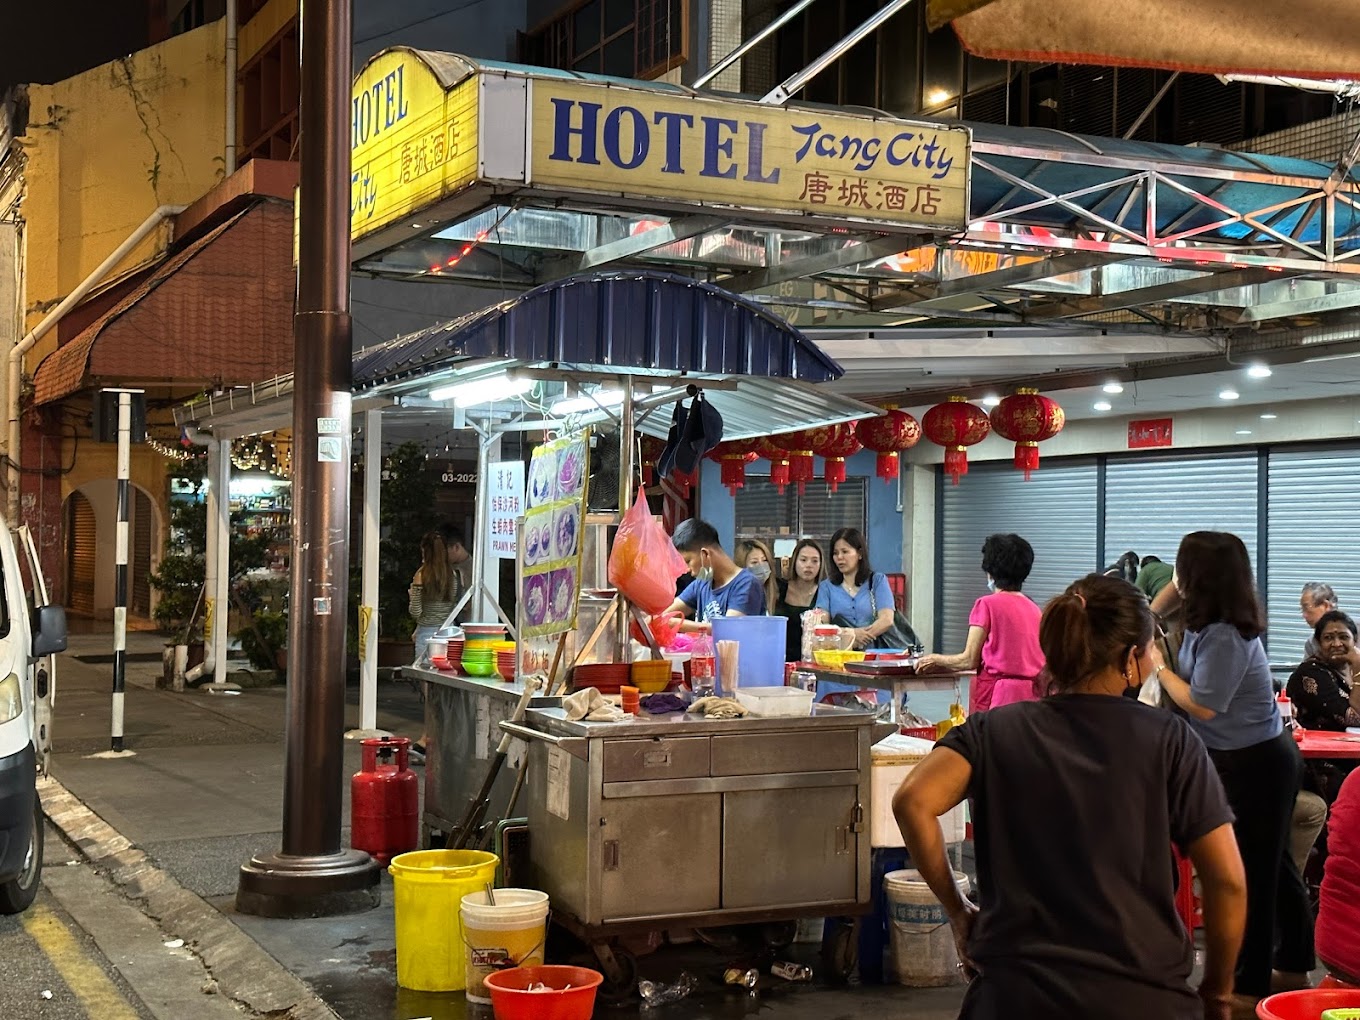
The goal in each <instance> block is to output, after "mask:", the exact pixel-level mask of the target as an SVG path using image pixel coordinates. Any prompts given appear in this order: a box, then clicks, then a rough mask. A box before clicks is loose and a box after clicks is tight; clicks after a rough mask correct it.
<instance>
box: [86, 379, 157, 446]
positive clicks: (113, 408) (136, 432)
mask: <svg viewBox="0 0 1360 1020" xmlns="http://www.w3.org/2000/svg"><path fill="white" fill-rule="evenodd" d="M131 432H132V442H134V443H144V442H146V394H145V393H134V394H132V429H131ZM94 441H95V442H96V443H116V442H118V393H117V391H115V390H100V391H99V394H98V396H96V397H95V401H94Z"/></svg>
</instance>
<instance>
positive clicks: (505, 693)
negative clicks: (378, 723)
mask: <svg viewBox="0 0 1360 1020" xmlns="http://www.w3.org/2000/svg"><path fill="white" fill-rule="evenodd" d="M401 675H402V676H404V677H411V678H413V679H416V680H427V681H429V682H430V683H432V684H443V685H444V686H445V687H453V688H455V689H457V690H460V691H470V692H472V693H473V694H489V695H493V696H498V697H503V698H505V699H506V700H507V701H515V700H517V699H518V698H519V696H520V695H521V694H523V693H524V684H522V683H521V682H520V681H518V680H502V679H501V678H500V677H498V676H462V675H460V674H458V673H441V672H440V671H439V670H437V669H430V668H428V667H425V666H402V667H401Z"/></svg>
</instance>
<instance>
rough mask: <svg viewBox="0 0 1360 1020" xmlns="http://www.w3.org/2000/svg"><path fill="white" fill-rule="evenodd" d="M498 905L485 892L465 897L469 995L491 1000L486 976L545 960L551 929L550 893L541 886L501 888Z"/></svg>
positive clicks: (464, 925)
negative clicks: (549, 917)
mask: <svg viewBox="0 0 1360 1020" xmlns="http://www.w3.org/2000/svg"><path fill="white" fill-rule="evenodd" d="M495 895H496V903H495V906H492V905H491V904H489V903H487V902H486V893H485V892H475V893H468V894H467V895H466V896H464V897H463V903H462V918H463V941H464V943H466V945H467V986H466V987H467V997H468V1000H469V1001H471V1002H482V1003H489V1002H490V1001H491V996H490V995H488V994H487V991H486V987H485V986H484V985H483V984H482V979H483V978H485V977H486V976H487V975H488V974H491V973H494V972H495V971H498V970H504V969H505V968H506V967H537V966H541V965H542V963H543V943H544V940H545V939H546V937H547V933H548V894H547V893H545V892H539V891H538V890H537V889H497V890H496V893H495Z"/></svg>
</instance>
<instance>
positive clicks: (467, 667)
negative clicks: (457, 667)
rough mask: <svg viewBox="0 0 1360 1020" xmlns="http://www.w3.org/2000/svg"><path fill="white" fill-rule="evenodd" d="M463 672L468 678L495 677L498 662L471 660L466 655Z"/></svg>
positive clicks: (492, 660)
mask: <svg viewBox="0 0 1360 1020" xmlns="http://www.w3.org/2000/svg"><path fill="white" fill-rule="evenodd" d="M463 672H464V673H466V674H467V675H468V676H495V675H496V662H495V660H494V659H481V660H479V659H469V658H468V657H467V656H466V655H464V656H463Z"/></svg>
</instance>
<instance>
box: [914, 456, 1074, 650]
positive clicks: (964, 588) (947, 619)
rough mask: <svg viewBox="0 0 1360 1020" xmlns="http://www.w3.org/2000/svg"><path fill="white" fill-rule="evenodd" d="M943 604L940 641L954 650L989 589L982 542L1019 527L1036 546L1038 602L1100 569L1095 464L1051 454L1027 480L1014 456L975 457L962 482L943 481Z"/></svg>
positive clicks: (1031, 585)
mask: <svg viewBox="0 0 1360 1020" xmlns="http://www.w3.org/2000/svg"><path fill="white" fill-rule="evenodd" d="M938 484H939V487H940V488H939V490H938V491H939V492H940V493H941V494H942V495H941V498H940V520H939V522H938V525H939V536H940V556H939V578H940V592H941V606H940V612H939V613H938V614H937V616H936V629H937V633H936V634H935V641H934V649H935V650H942V651H945V652H956V651H958V650H959V649H960V648H962V647H963V641H964V638H965V637H966V636H967V633H968V613H969V610H971V609H972V608H973V603H974V602H976V601H977V600H978V599H979V598H980V597H981V596H983V595H985V594H987V578H986V576H985V575H984V574H983V573H982V566H981V563H982V542H983V540H984V539H985V538H986V537H987V536H988V535H991V534H994V533H995V532H1015V533H1016V534H1017V535H1021V536H1023V537H1024V538H1025V539H1026V540H1028V541H1029V543H1030V545H1032V546H1034V571H1033V572H1032V573H1031V574H1030V577H1029V580H1028V581H1027V582H1026V583H1025V589H1024V590H1025V594H1027V595H1029V596H1030V597H1031V598H1033V599H1034V600H1035V601H1036V602H1038V603H1039V604H1040V605H1043V604H1044V603H1045V602H1046V601H1047V600H1048V599H1050V598H1052V597H1053V596H1054V595H1056V594H1058V593H1059V592H1061V591H1062V590H1063V589H1064V588H1066V587H1067V586H1068V585H1069V584H1071V583H1072V582H1073V581H1074V580H1075V579H1076V578H1078V577H1081V576H1083V575H1085V574H1089V573H1090V572H1091V571H1092V570H1094V569H1096V566H1097V556H1096V552H1097V550H1096V464H1095V461H1094V460H1087V459H1081V460H1046V461H1044V464H1043V466H1042V467H1041V468H1040V469H1039V470H1038V471H1036V472H1035V473H1034V474H1033V475H1032V476H1031V477H1030V480H1029V481H1028V482H1027V481H1025V478H1024V475H1022V474H1021V473H1020V472H1019V471H1017V470H1015V468H1014V467H1013V466H1011V464H1010V463H1008V462H1004V463H989V464H975V465H972V466H971V467H969V469H968V474H966V475H964V477H963V478H962V480H961V481H960V482H959V484H958V485H957V486H956V485H952V484H951V483H950V480H949V478H948V477H947V476H941V478H940V481H939V483H938Z"/></svg>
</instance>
